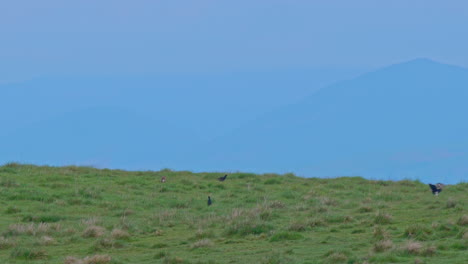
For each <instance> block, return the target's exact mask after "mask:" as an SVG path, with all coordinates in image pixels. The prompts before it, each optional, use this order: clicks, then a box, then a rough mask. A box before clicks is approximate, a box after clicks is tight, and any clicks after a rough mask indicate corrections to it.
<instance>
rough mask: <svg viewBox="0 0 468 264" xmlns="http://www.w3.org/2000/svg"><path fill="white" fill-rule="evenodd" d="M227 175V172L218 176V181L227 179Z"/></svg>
mask: <svg viewBox="0 0 468 264" xmlns="http://www.w3.org/2000/svg"><path fill="white" fill-rule="evenodd" d="M226 177H227V174H226V175H224V176H223V177H219V178H218V181H224V180H225V179H226Z"/></svg>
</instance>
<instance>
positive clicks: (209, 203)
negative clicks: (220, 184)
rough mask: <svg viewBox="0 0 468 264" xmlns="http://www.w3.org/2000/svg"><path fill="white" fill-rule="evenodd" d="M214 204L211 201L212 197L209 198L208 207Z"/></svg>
mask: <svg viewBox="0 0 468 264" xmlns="http://www.w3.org/2000/svg"><path fill="white" fill-rule="evenodd" d="M212 203H213V202H212V201H211V197H209V196H208V206H210V205H211V204H212Z"/></svg>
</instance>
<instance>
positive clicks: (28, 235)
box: [0, 163, 468, 264]
mask: <svg viewBox="0 0 468 264" xmlns="http://www.w3.org/2000/svg"><path fill="white" fill-rule="evenodd" d="M221 175H223V173H197V174H194V173H191V172H184V171H180V172H175V171H170V170H163V171H157V172H153V171H146V172H128V171H120V170H107V169H105V170H98V169H93V168H88V167H37V166H31V165H19V164H14V163H11V164H6V165H4V166H1V167H0V205H1V213H0V262H1V263H17V264H20V263H52V264H54V263H66V264H78V263H87V264H89V263H288V264H289V263H455V264H457V263H458V264H462V263H467V262H468V255H466V250H467V249H468V230H467V227H468V211H467V209H468V204H467V203H466V201H467V199H466V198H467V196H466V194H467V191H468V185H467V184H466V183H463V184H457V185H449V186H446V187H445V188H444V189H443V191H442V193H441V194H440V195H439V196H438V197H436V196H433V195H432V194H431V192H430V190H429V187H428V186H427V185H426V184H422V183H420V182H416V181H398V182H391V181H372V180H364V179H362V178H358V177H351V178H350V177H345V178H337V179H317V178H309V179H305V178H299V177H295V176H294V175H292V174H287V175H274V174H265V175H254V174H247V173H235V174H229V175H228V177H227V179H226V181H224V182H220V181H218V180H217V178H218V177H219V176H221ZM162 176H166V177H167V181H166V182H165V183H161V182H160V178H161V177H162ZM208 196H211V198H212V200H213V204H212V205H211V206H207V197H208Z"/></svg>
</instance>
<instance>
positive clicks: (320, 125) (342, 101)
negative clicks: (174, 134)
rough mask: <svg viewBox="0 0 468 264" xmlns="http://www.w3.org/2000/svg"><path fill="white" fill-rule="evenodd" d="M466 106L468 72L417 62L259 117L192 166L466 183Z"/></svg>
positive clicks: (364, 77) (329, 89)
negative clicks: (214, 165) (196, 164)
mask: <svg viewBox="0 0 468 264" xmlns="http://www.w3.org/2000/svg"><path fill="white" fill-rule="evenodd" d="M467 101H468V70H466V69H463V68H460V67H456V66H451V65H445V64H440V63H437V62H434V61H431V60H428V59H416V60H412V61H409V62H405V63H401V64H396V65H392V66H389V67H386V68H383V69H381V70H377V71H375V72H371V73H368V74H364V75H362V76H360V77H358V78H356V79H352V80H348V81H343V82H340V83H337V84H335V85H332V86H329V87H326V88H323V89H321V90H319V91H318V92H316V93H315V94H313V95H311V96H310V97H308V98H306V99H304V100H303V101H301V102H299V103H297V104H293V105H290V106H287V107H284V108H280V109H277V110H276V111H273V112H271V113H269V114H267V115H264V116H262V117H260V118H258V119H256V120H254V121H253V122H250V123H249V124H247V125H245V126H243V127H242V128H240V129H238V130H237V131H235V132H233V133H231V134H230V135H228V136H225V137H222V138H219V139H218V140H216V141H214V142H212V144H211V145H210V147H207V148H206V149H207V151H206V153H205V158H204V159H203V160H202V161H200V162H199V163H198V164H203V165H202V166H206V168H207V167H210V166H212V164H216V166H217V167H216V169H219V170H250V171H255V172H265V171H273V172H296V173H299V174H300V175H303V176H318V177H334V176H345V175H359V176H364V177H367V178H384V179H403V178H416V179H421V180H424V181H430V180H438V181H446V182H458V181H466V179H467V176H466V175H467V173H468V163H467V162H466V158H468V124H467V123H466V122H465V121H464V120H465V115H466V113H468V104H467V103H466V102H467ZM200 169H201V170H203V169H205V168H203V167H202V168H200Z"/></svg>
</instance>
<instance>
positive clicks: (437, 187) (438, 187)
mask: <svg viewBox="0 0 468 264" xmlns="http://www.w3.org/2000/svg"><path fill="white" fill-rule="evenodd" d="M429 187H431V190H432V194H434V195H436V196H437V195H439V193H440V192H441V191H442V188H443V187H444V185H443V184H442V183H437V184H436V185H434V184H430V183H429Z"/></svg>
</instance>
